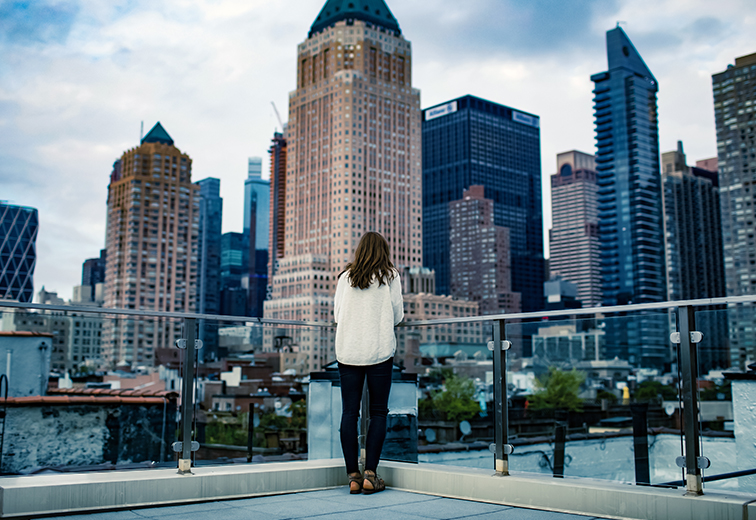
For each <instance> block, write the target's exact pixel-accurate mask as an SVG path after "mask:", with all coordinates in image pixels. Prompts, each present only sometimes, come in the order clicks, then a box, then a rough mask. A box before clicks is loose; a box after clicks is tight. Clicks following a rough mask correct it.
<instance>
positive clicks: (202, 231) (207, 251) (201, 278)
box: [196, 177, 223, 359]
mask: <svg viewBox="0 0 756 520" xmlns="http://www.w3.org/2000/svg"><path fill="white" fill-rule="evenodd" d="M197 186H199V233H198V234H197V253H198V255H197V261H198V264H199V265H198V268H197V306H196V308H197V312H199V313H200V314H219V313H220V310H221V305H220V289H221V285H220V257H221V227H222V224H223V221H222V219H223V199H222V198H221V196H220V179H215V178H213V177H208V178H207V179H202V180H201V181H197ZM198 337H199V339H201V340H202V341H203V343H204V346H203V350H202V351H201V354H202V355H203V356H204V359H213V358H216V357H217V352H218V322H217V321H208V320H201V321H200V323H199V333H198Z"/></svg>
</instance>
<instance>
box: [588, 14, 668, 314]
mask: <svg viewBox="0 0 756 520" xmlns="http://www.w3.org/2000/svg"><path fill="white" fill-rule="evenodd" d="M606 50H607V56H608V62H609V70H608V71H606V72H601V73H599V74H594V75H593V76H591V81H593V82H594V84H595V88H594V90H593V93H594V98H593V103H594V117H595V121H596V170H597V172H598V185H599V194H598V205H599V236H600V240H601V242H600V243H601V267H602V276H603V293H604V304H605V305H624V304H627V303H631V302H632V303H645V302H654V301H662V300H664V297H665V285H666V284H665V276H664V240H663V236H662V208H661V187H660V172H659V130H658V121H657V108H656V93H657V91H658V90H659V86H658V84H657V82H656V79H655V78H654V75H653V74H652V73H651V71H650V70H649V69H648V67H646V64H645V63H644V62H643V59H642V58H641V56H640V54H638V51H636V50H635V47H633V44H632V43H631V42H630V39H629V38H628V37H627V35H626V34H625V32H624V31H623V30H622V28H620V27H617V28H615V29H612V30H611V31H608V32H607V33H606Z"/></svg>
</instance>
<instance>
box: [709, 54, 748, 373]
mask: <svg viewBox="0 0 756 520" xmlns="http://www.w3.org/2000/svg"><path fill="white" fill-rule="evenodd" d="M712 86H713V92H714V119H715V122H716V126H717V155H718V162H719V197H720V204H721V211H722V237H723V247H724V266H725V281H726V284H727V287H726V289H727V296H741V295H750V294H756V238H754V237H755V236H756V225H754V222H756V131H754V119H753V111H754V104H756V53H754V54H749V55H748V56H742V57H740V58H736V59H735V64H734V65H729V66H728V67H727V70H725V71H723V72H720V73H717V74H714V75H713V76H712ZM730 347H731V360H732V365H733V366H734V367H739V368H741V369H744V368H745V366H746V364H748V363H750V362H753V361H754V360H756V312H755V311H754V306H753V305H743V306H738V307H733V308H732V309H731V313H730Z"/></svg>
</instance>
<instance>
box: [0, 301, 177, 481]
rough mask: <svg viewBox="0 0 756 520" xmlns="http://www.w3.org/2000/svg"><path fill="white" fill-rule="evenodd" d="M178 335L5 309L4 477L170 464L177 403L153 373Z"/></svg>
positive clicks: (89, 317)
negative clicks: (164, 347)
mask: <svg viewBox="0 0 756 520" xmlns="http://www.w3.org/2000/svg"><path fill="white" fill-rule="evenodd" d="M176 327H180V323H179V322H176V321H175V320H163V321H154V320H152V321H150V320H147V319H143V318H141V317H139V318H136V317H114V316H112V315H102V314H96V311H93V312H78V311H77V312H74V311H37V310H15V309H7V308H6V309H4V310H3V313H2V333H0V358H2V359H1V360H0V373H2V376H3V377H2V378H1V379H2V380H3V383H2V385H0V386H3V387H4V388H0V407H2V408H3V409H4V411H5V412H6V413H5V414H0V416H1V418H0V432H2V435H1V438H2V442H0V445H1V446H2V466H1V468H2V472H3V473H5V474H34V473H38V472H41V471H44V470H50V469H51V470H55V471H91V470H100V469H125V468H135V467H142V468H143V467H154V466H160V465H165V464H168V465H170V464H173V462H172V461H173V453H172V451H171V449H170V444H171V443H172V442H173V440H174V433H173V432H174V430H175V418H176V408H177V396H176V394H175V393H173V392H170V391H168V392H166V387H165V380H164V379H162V378H161V373H160V372H159V371H157V370H155V369H153V368H152V367H153V366H154V364H155V359H154V356H155V355H156V352H157V351H158V350H159V349H157V348H156V346H157V345H158V344H159V342H160V341H161V340H165V341H169V340H168V338H170V341H172V337H173V335H174V332H175V330H176ZM161 335H162V338H161ZM127 346H128V348H127ZM6 383H9V385H7V386H6ZM6 388H8V390H9V391H8V399H7V400H6V399H4V397H5V389H6Z"/></svg>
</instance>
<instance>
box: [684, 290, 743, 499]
mask: <svg viewBox="0 0 756 520" xmlns="http://www.w3.org/2000/svg"><path fill="white" fill-rule="evenodd" d="M752 310H753V309H752V304H747V305H746V304H741V305H737V306H732V307H731V308H729V309H728V308H726V307H718V308H703V307H702V308H698V309H697V310H696V313H695V325H696V327H695V328H696V330H697V331H699V332H701V333H703V338H702V339H701V341H700V342H699V343H697V344H696V348H697V357H698V365H699V379H698V401H699V416H698V419H699V425H700V432H701V455H702V456H704V457H706V458H707V459H708V460H709V461H710V464H711V465H710V467H709V468H708V469H705V470H704V471H703V472H702V473H703V476H704V490H706V489H712V490H714V489H721V490H732V491H741V492H746V493H756V419H754V414H753V402H754V401H756V372H755V371H753V370H749V369H748V366H747V362H745V363H744V362H743V360H745V359H747V358H748V352H749V346H750V345H749V341H750V339H749V338H748V337H747V336H746V335H744V334H743V331H744V330H745V329H746V328H748V327H749V326H751V327H752V324H753V321H752V316H751V315H750V314H749V313H750V312H751V311H752ZM744 319H745V320H746V321H743V320H744ZM750 352H753V350H752V349H751V350H750ZM749 471H752V472H753V474H747V475H741V476H738V475H740V474H741V473H740V472H749ZM712 478H713V479H715V480H709V479H712Z"/></svg>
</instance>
